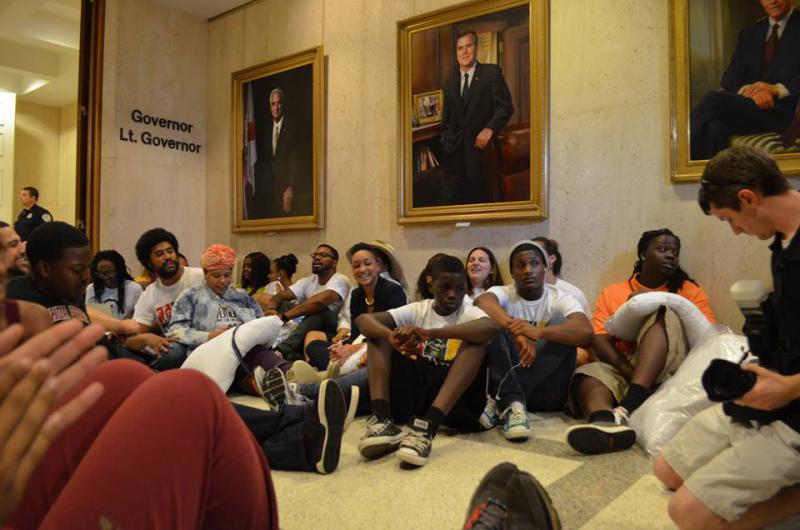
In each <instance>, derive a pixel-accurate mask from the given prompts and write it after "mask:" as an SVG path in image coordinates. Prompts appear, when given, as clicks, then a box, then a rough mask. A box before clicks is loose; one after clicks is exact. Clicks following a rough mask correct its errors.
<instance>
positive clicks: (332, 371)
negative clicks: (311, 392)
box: [320, 361, 342, 379]
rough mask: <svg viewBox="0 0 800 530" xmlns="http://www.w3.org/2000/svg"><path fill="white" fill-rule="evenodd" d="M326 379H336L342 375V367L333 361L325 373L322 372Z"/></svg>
mask: <svg viewBox="0 0 800 530" xmlns="http://www.w3.org/2000/svg"><path fill="white" fill-rule="evenodd" d="M320 373H321V375H322V377H324V378H325V379H336V378H337V377H339V376H340V375H341V373H342V367H341V366H339V362H338V361H331V362H329V363H328V367H327V368H326V369H325V371H324V372H320Z"/></svg>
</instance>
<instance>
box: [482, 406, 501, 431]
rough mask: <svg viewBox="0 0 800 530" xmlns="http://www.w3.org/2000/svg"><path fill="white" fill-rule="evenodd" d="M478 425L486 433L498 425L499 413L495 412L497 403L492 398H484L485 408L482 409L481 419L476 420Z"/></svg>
mask: <svg viewBox="0 0 800 530" xmlns="http://www.w3.org/2000/svg"><path fill="white" fill-rule="evenodd" d="M478 423H480V424H481V427H483V428H484V429H486V430H487V431H488V430H489V429H494V428H495V427H497V426H498V425H500V411H499V410H497V401H495V400H494V399H492V398H486V408H484V409H483V412H482V413H481V417H480V418H478Z"/></svg>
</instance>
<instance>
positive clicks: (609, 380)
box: [567, 228, 715, 454]
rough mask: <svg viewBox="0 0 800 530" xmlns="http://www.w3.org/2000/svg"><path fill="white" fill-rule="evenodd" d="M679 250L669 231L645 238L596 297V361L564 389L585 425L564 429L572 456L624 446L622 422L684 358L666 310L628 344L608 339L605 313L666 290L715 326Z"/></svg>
mask: <svg viewBox="0 0 800 530" xmlns="http://www.w3.org/2000/svg"><path fill="white" fill-rule="evenodd" d="M680 251H681V241H680V239H678V236H676V235H675V234H673V233H672V232H671V231H670V230H669V229H667V228H662V229H660V230H650V231H648V232H645V233H644V234H642V237H641V238H640V239H639V244H638V246H637V248H636V255H637V257H638V260H637V261H636V264H635V265H634V267H633V273H632V274H631V276H630V278H628V279H627V281H624V282H620V283H615V284H613V285H610V286H608V287H606V288H605V289H603V291H602V292H601V293H600V297H599V298H598V299H597V306H596V308H595V311H594V316H593V317H592V327H593V328H594V338H593V340H592V348H593V349H594V353H595V355H596V356H597V358H598V361H597V362H592V363H589V364H585V365H583V366H580V367H578V368H577V369H576V370H575V375H574V376H573V379H572V384H571V388H570V397H571V400H572V401H571V404H570V405H571V407H570V408H572V409H573V412H575V413H576V414H583V415H585V416H586V417H587V418H588V420H589V423H587V424H582V425H575V426H573V427H570V428H569V429H567V443H568V444H569V445H570V446H571V447H572V448H573V449H575V450H576V451H578V452H580V453H583V454H600V453H608V452H611V451H620V450H623V449H628V448H629V447H631V446H632V445H633V444H634V443H635V442H636V434H635V433H634V431H633V429H631V428H630V427H628V425H627V423H628V417H629V416H630V414H631V413H633V411H634V410H636V409H637V408H639V406H640V405H641V404H642V403H644V401H645V399H647V397H648V396H649V395H650V392H651V390H652V389H653V387H654V386H655V385H658V384H660V383H661V382H663V381H664V380H666V379H667V378H669V377H670V376H671V375H672V374H674V373H675V371H676V370H677V369H678V367H679V366H680V364H681V362H683V359H684V358H685V357H686V350H687V342H686V338H685V336H684V333H683V327H682V325H681V322H680V318H679V317H678V315H676V314H675V313H674V312H673V311H672V310H670V309H666V308H662V309H659V310H658V311H657V312H655V313H653V314H652V315H650V316H649V317H648V318H647V319H645V321H644V323H643V325H642V327H641V329H640V330H639V334H638V338H637V341H636V342H635V343H634V342H627V341H622V340H619V339H616V338H615V337H612V336H611V335H609V333H608V331H607V330H606V329H605V323H606V321H607V320H608V319H609V318H610V317H611V315H613V314H614V313H615V312H616V311H617V310H618V309H619V308H620V307H621V306H622V305H623V304H624V303H625V302H627V301H628V300H629V299H630V298H631V297H633V296H636V295H637V294H640V293H644V292H648V291H667V292H670V293H677V294H679V295H681V296H683V297H684V298H686V299H688V300H689V301H691V302H692V303H694V304H695V305H696V306H697V307H698V309H700V311H702V313H703V314H704V315H705V316H706V317H707V318H708V320H709V322H712V323H713V322H714V321H715V319H714V314H713V313H712V312H711V308H710V306H709V304H708V297H707V296H706V294H705V292H703V289H701V288H700V286H698V285H697V283H695V281H694V280H692V279H691V278H689V275H688V274H686V272H684V271H683V269H681V267H680V265H679V258H680Z"/></svg>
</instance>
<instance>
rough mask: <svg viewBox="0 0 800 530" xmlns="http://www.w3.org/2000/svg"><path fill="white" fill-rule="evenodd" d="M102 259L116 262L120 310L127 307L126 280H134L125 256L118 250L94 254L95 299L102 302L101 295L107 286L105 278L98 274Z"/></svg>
mask: <svg viewBox="0 0 800 530" xmlns="http://www.w3.org/2000/svg"><path fill="white" fill-rule="evenodd" d="M101 261H110V262H111V263H113V264H114V269H115V270H116V271H117V300H118V301H119V302H118V304H119V305H118V307H119V310H120V311H123V308H124V307H125V282H126V281H128V280H131V281H133V278H131V273H130V271H128V266H127V265H125V258H123V257H122V255H121V254H120V253H119V252H117V251H116V250H101V251H100V252H98V253H97V254H95V255H94V259H92V268H91V270H92V284H93V285H94V299H95V300H96V301H97V303H100V296H101V295H102V294H103V290H104V289H105V286H104V285H103V280H101V279H100V277H99V276H98V275H97V265H98V264H99V263H100V262H101Z"/></svg>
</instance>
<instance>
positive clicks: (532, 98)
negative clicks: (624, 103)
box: [397, 0, 550, 224]
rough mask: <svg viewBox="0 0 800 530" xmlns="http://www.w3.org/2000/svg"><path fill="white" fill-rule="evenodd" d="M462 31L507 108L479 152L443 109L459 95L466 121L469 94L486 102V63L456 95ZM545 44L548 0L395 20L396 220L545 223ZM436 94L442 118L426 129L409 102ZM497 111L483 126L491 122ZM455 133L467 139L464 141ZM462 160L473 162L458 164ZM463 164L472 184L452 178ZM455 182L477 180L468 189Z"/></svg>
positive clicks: (486, 4) (492, 2)
mask: <svg viewBox="0 0 800 530" xmlns="http://www.w3.org/2000/svg"><path fill="white" fill-rule="evenodd" d="M469 30H474V31H475V32H476V34H477V42H476V48H477V53H476V55H477V63H478V66H480V65H486V64H487V63H488V64H489V65H490V66H491V64H492V63H494V64H496V65H497V66H500V69H499V72H500V75H501V76H502V78H503V82H504V83H505V85H506V86H507V88H508V91H509V94H510V101H511V104H512V106H513V110H512V111H511V113H510V117H509V118H508V119H507V120H506V121H505V123H504V124H503V125H502V126H498V127H497V128H495V127H488V128H489V129H491V130H492V131H493V133H492V138H491V140H490V141H489V142H488V143H486V144H485V147H483V148H482V149H481V148H478V147H477V146H478V145H479V144H478V142H477V140H475V137H474V135H473V136H472V137H469V134H471V133H469V132H468V129H469V128H470V127H469V126H467V125H466V121H464V122H463V124H462V125H459V126H458V127H462V132H463V134H462V133H454V132H453V131H454V127H455V125H454V123H455V120H454V119H453V116H455V113H454V112H453V111H452V110H450V111H448V105H449V104H456V103H455V101H457V100H459V98H463V99H462V100H459V101H464V102H465V103H464V104H463V105H464V107H463V108H464V109H465V110H464V117H465V119H466V116H467V114H468V113H469V112H470V111H469V110H466V109H468V106H469V105H471V104H473V103H471V101H472V99H471V98H474V100H475V101H481V102H482V103H481V105H486V103H485V102H486V100H485V99H484V96H483V94H484V92H483V91H484V90H485V88H484V87H485V85H486V83H487V82H488V81H487V79H491V80H492V81H491V82H492V83H495V82H496V80H497V75H496V74H495V73H494V72H496V71H498V70H497V68H496V66H495V67H493V68H494V70H492V71H491V72H490V71H489V70H488V69H486V67H485V66H484V67H482V68H483V70H475V72H476V73H475V74H474V77H473V78H471V79H472V80H471V82H470V83H477V84H469V85H468V88H469V91H468V92H466V93H465V95H463V96H462V95H460V93H459V92H458V88H457V85H456V83H458V82H459V80H458V79H456V75H455V72H456V70H457V69H458V68H459V65H458V64H457V58H456V55H455V46H456V44H457V41H458V40H459V38H463V37H464V35H463V33H464V32H467V31H469ZM549 42H550V39H549V2H548V0H479V1H472V2H467V3H463V4H459V5H455V6H452V7H447V8H444V9H440V10H437V11H433V12H431V13H426V14H423V15H420V16H417V17H414V18H410V19H406V20H402V21H400V22H398V46H397V47H398V52H397V53H398V67H399V75H398V97H399V101H398V134H399V138H400V146H401V148H400V149H399V153H398V173H399V179H398V180H399V200H398V222H399V223H400V224H415V223H450V222H472V221H499V220H509V219H533V220H541V219H544V218H545V217H546V214H547V189H548V143H549V134H548V128H549V127H548V125H549V124H548V122H549ZM487 72H490V73H487ZM490 74H491V75H490ZM459 77H460V74H459ZM481 83H482V84H483V85H484V86H481ZM462 86H463V85H462ZM493 86H495V85H494V84H493ZM440 90H441V91H442V94H443V98H444V106H445V108H444V109H443V113H442V120H437V121H435V122H428V123H426V122H424V121H423V118H421V117H420V115H419V110H418V108H417V106H416V105H415V102H416V98H418V97H419V96H421V95H424V94H430V93H432V92H438V91H440ZM473 90H475V92H474V94H476V95H474V96H473V92H472V91H473ZM448 93H449V94H450V96H448ZM455 94H459V95H455ZM475 104H476V105H477V103H475ZM453 108H454V107H450V109H453ZM495 110H496V109H495ZM456 112H458V111H456ZM493 112H494V111H493ZM508 114H509V113H508V112H506V115H508ZM496 115H497V113H496V112H495V114H494V115H493V116H492V119H491V120H490V121H489V122H487V123H488V124H497V123H498V121H497V120H495V116H496ZM500 122H502V120H500ZM479 127H480V126H479ZM483 127H484V128H487V127H485V126H483ZM443 132H445V135H446V141H445V142H444V143H443V142H441V135H442V133H443ZM463 137H469V138H468V140H469V141H467V142H464V141H463ZM453 138H455V140H453ZM470 146H474V149H472V147H470ZM470 149H472V151H475V152H471V151H470ZM459 150H461V151H459ZM477 150H480V151H481V152H480V153H477ZM462 153H463V154H462ZM470 157H477V158H470ZM461 158H463V160H461ZM465 160H472V161H474V160H479V162H480V163H479V164H477V165H476V164H469V163H466V164H465V162H464V161H465ZM467 165H468V166H470V167H480V168H481V169H480V171H481V173H479V174H478V175H477V178H476V176H475V175H474V174H469V175H467V176H466V177H465V176H464V175H462V174H459V170H458V168H459V167H461V168H463V167H465V166H467ZM461 171H464V172H465V173H469V172H470V171H471V170H463V169H462V170H461ZM473 173H474V172H473ZM459 179H466V180H465V181H466V182H470V183H475V182H477V183H478V184H477V185H466V184H464V182H461V181H460V180H459ZM454 190H455V191H454ZM460 190H468V191H467V192H462V191H460ZM459 193H464V195H458V194H459Z"/></svg>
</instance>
